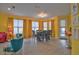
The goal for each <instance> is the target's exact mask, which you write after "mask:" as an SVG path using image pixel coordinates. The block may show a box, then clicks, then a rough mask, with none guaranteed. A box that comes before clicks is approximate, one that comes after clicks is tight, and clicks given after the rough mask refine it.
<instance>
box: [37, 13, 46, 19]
mask: <svg viewBox="0 0 79 59" xmlns="http://www.w3.org/2000/svg"><path fill="white" fill-rule="evenodd" d="M38 17H42V18H43V17H47V13H44V12H41V13H39V14H38Z"/></svg>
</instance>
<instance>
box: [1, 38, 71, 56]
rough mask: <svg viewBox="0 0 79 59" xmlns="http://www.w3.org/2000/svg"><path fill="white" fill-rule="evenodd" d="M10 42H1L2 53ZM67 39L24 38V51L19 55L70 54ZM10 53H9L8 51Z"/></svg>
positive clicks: (18, 53) (2, 53)
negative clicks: (38, 39) (42, 40)
mask: <svg viewBox="0 0 79 59" xmlns="http://www.w3.org/2000/svg"><path fill="white" fill-rule="evenodd" d="M7 45H8V42H6V43H0V55H4V53H5V52H3V48H4V46H7ZM66 45H67V44H66V40H60V39H51V40H49V41H47V42H46V41H44V42H38V41H37V40H36V39H35V38H30V39H24V43H23V48H22V51H19V52H17V53H16V54H17V55H70V50H69V49H68V48H67V47H66ZM7 54H9V53H7Z"/></svg>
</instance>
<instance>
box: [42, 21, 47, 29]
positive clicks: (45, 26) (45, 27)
mask: <svg viewBox="0 0 79 59" xmlns="http://www.w3.org/2000/svg"><path fill="white" fill-rule="evenodd" d="M43 28H44V30H47V22H43Z"/></svg>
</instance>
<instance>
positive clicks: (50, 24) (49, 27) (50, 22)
mask: <svg viewBox="0 0 79 59" xmlns="http://www.w3.org/2000/svg"><path fill="white" fill-rule="evenodd" d="M49 30H51V21H50V22H49Z"/></svg>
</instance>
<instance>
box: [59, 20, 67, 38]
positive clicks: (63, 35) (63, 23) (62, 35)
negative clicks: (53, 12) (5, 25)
mask: <svg viewBox="0 0 79 59" xmlns="http://www.w3.org/2000/svg"><path fill="white" fill-rule="evenodd" d="M65 26H66V21H65V20H60V36H61V37H65Z"/></svg>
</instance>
